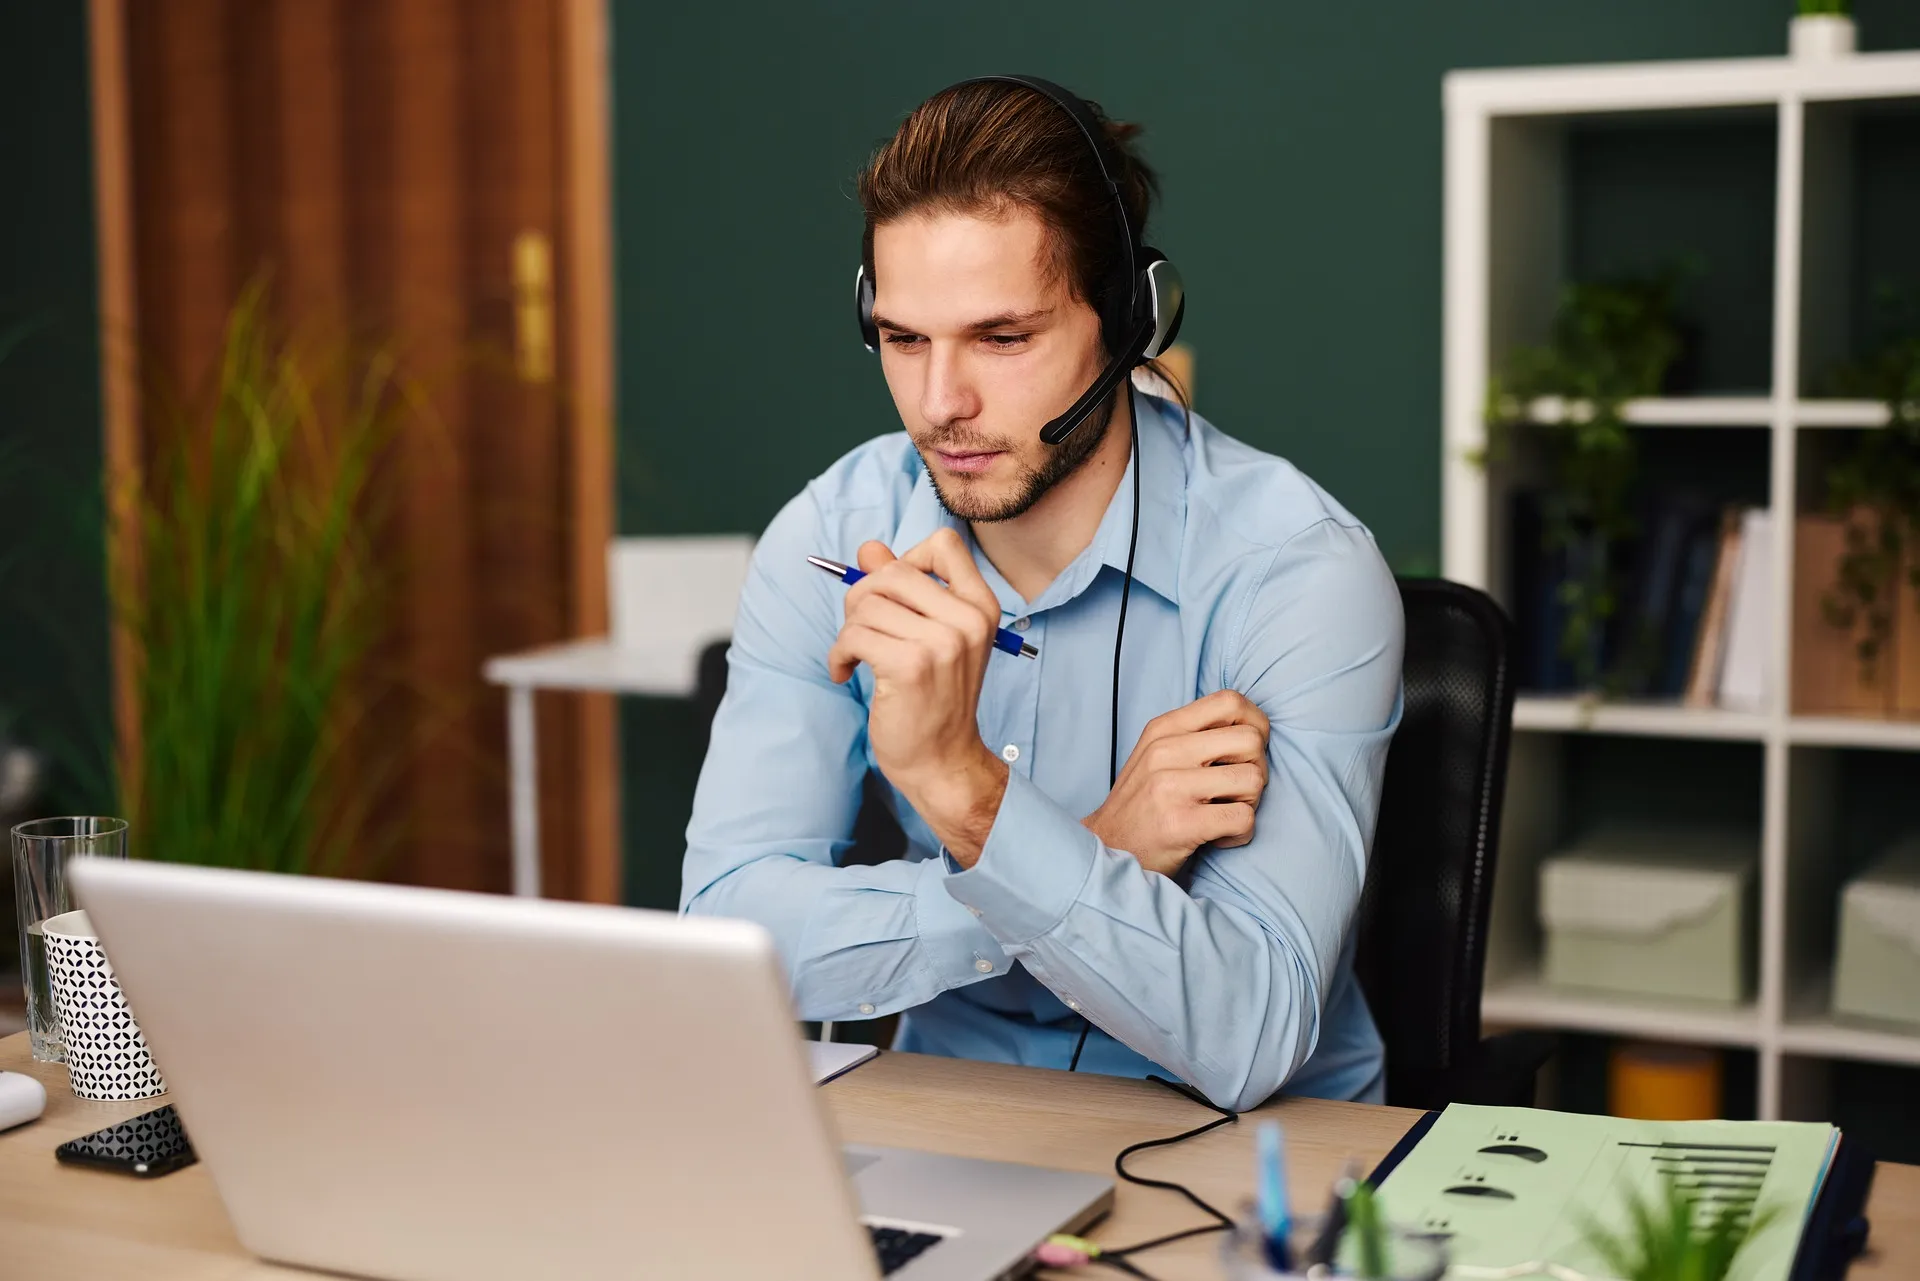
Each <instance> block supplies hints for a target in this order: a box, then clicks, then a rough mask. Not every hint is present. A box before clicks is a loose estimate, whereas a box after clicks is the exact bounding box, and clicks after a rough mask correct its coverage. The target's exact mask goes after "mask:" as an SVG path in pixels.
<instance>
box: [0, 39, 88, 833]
mask: <svg viewBox="0 0 1920 1281" xmlns="http://www.w3.org/2000/svg"><path fill="white" fill-rule="evenodd" d="M88 121H89V111H88V90H87V31H86V6H85V5H83V4H77V3H61V4H24V5H19V4H17V5H8V6H6V13H5V16H4V17H0V345H5V344H6V343H7V341H8V337H9V336H14V337H17V338H18V341H17V342H16V343H14V344H13V345H12V347H11V350H10V351H8V352H7V353H6V354H5V355H4V356H0V721H6V720H11V721H12V723H13V725H14V728H15V731H16V732H17V733H18V734H19V735H20V736H21V737H22V738H24V739H26V740H28V741H30V742H33V743H35V744H36V745H38V746H40V747H42V748H46V749H49V750H51V751H53V752H54V753H56V756H57V758H58V765H59V769H58V773H57V775H56V780H55V783H56V786H55V792H54V795H53V796H52V797H51V798H49V806H50V807H51V808H56V809H61V810H67V811H68V812H72V811H74V810H82V811H84V810H89V809H94V808H96V807H98V806H101V805H106V804H109V803H110V801H109V799H108V798H109V796H110V792H109V790H108V787H107V777H106V775H105V773H104V770H103V766H102V764H101V762H102V761H103V760H104V756H105V753H104V749H105V747H106V746H107V744H106V739H105V734H106V733H107V732H108V725H109V721H108V720H107V716H108V691H109V688H110V681H109V679H108V666H107V644H106V609H105V603H104V600H103V596H102V591H101V556H100V519H99V514H100V461H101V460H100V396H99V351H98V342H97V340H96V333H97V328H96V319H95V318H96V314H97V313H96V308H95V299H96V292H95V290H96V285H95V276H94V240H93V234H94V231H93V179H92V152H91V142H90V129H89V123H88Z"/></svg>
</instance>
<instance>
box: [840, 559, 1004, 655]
mask: <svg viewBox="0 0 1920 1281" xmlns="http://www.w3.org/2000/svg"><path fill="white" fill-rule="evenodd" d="M807 564H809V565H811V566H813V567H814V568H815V569H824V570H826V571H827V572H828V573H829V574H832V575H834V576H835V577H837V578H838V579H839V580H840V581H841V582H843V583H845V584H846V585H847V586H849V587H851V586H853V585H854V584H855V583H857V582H859V581H860V580H861V579H863V578H865V577H866V576H867V571H866V570H864V569H855V568H853V566H851V565H842V564H841V563H840V562H839V561H837V560H828V559H827V558H826V557H824V556H809V557H807ZM993 647H994V648H995V649H997V650H999V651H1000V652H1001V653H1003V654H1012V655H1014V656H1016V657H1018V658H1038V657H1040V651H1039V650H1037V649H1035V648H1034V647H1033V646H1031V645H1029V644H1027V642H1025V641H1024V640H1021V639H1020V633H1019V632H1010V631H1008V630H1007V629H1006V628H1004V627H1001V628H996V629H995V630H994V633H993Z"/></svg>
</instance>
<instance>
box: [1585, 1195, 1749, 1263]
mask: <svg viewBox="0 0 1920 1281" xmlns="http://www.w3.org/2000/svg"><path fill="white" fill-rule="evenodd" d="M1626 1210H1627V1222H1626V1224H1625V1226H1624V1227H1621V1228H1619V1229H1613V1230H1610V1229H1608V1228H1605V1227H1603V1226H1601V1225H1600V1224H1599V1223H1598V1222H1597V1221H1594V1220H1592V1219H1589V1220H1588V1222H1587V1226H1586V1231H1585V1234H1584V1235H1585V1239H1586V1243H1587V1247H1588V1248H1589V1249H1591V1250H1592V1251H1593V1252H1594V1253H1595V1254H1597V1255H1598V1256H1599V1257H1600V1261H1601V1263H1602V1264H1603V1265H1604V1266H1605V1267H1606V1268H1607V1270H1608V1272H1609V1273H1611V1274H1612V1275H1613V1276H1615V1277H1617V1278H1619V1281H1723V1279H1724V1278H1725V1277H1727V1276H1728V1275H1729V1274H1730V1273H1731V1270H1732V1268H1733V1261H1734V1258H1735V1257H1736V1256H1737V1255H1738V1254H1739V1253H1740V1247H1741V1246H1743V1245H1745V1244H1746V1243H1747V1238H1748V1237H1749V1236H1751V1235H1752V1234H1753V1233H1754V1232H1756V1231H1759V1230H1760V1229H1761V1228H1763V1227H1765V1226H1766V1225H1767V1224H1768V1223H1770V1222H1772V1221H1773V1218H1774V1211H1773V1209H1771V1208H1767V1209H1762V1210H1760V1211H1758V1212H1757V1213H1755V1212H1754V1211H1753V1207H1751V1206H1748V1205H1740V1204H1729V1205H1725V1206H1722V1207H1721V1208H1719V1209H1718V1210H1709V1209H1707V1208H1706V1207H1704V1206H1703V1205H1701V1204H1700V1203H1699V1202H1697V1201H1695V1200H1694V1198H1693V1197H1692V1196H1691V1195H1690V1194H1688V1193H1687V1192H1686V1191H1684V1190H1682V1188H1681V1187H1680V1185H1679V1183H1678V1182H1677V1181H1676V1180H1673V1179H1668V1180H1667V1181H1666V1183H1665V1185H1664V1190H1663V1191H1661V1192H1657V1193H1652V1194H1649V1195H1647V1196H1645V1197H1643V1196H1641V1195H1640V1194H1639V1193H1638V1192H1634V1191H1629V1192H1628V1193H1627V1195H1626Z"/></svg>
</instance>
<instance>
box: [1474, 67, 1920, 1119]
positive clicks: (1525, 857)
mask: <svg viewBox="0 0 1920 1281" xmlns="http://www.w3.org/2000/svg"><path fill="white" fill-rule="evenodd" d="M1445 96H1446V191H1445V217H1446V233H1445V234H1446V274H1445V294H1446V304H1445V317H1444V319H1445V336H1444V360H1445V394H1444V404H1443V414H1444V424H1443V440H1444V446H1445V448H1444V459H1443V464H1442V473H1443V482H1442V483H1443V496H1442V502H1443V519H1444V529H1443V539H1442V544H1443V564H1444V573H1445V574H1446V576H1447V577H1449V578H1452V579H1455V580H1457V581H1460V582H1465V583H1470V584H1473V585H1475V586H1479V587H1482V588H1484V589H1486V590H1488V591H1490V592H1492V593H1493V594H1494V595H1495V596H1503V595H1504V592H1505V579H1506V564H1507V560H1506V549H1505V548H1504V547H1503V546H1501V539H1502V538H1503V537H1504V530H1503V528H1502V527H1503V524H1504V519H1503V514H1504V512H1505V510H1506V500H1507V493H1506V490H1505V488H1504V486H1505V485H1506V483H1507V481H1506V479H1505V478H1504V477H1503V474H1502V470H1503V469H1494V470H1493V471H1491V472H1489V471H1488V470H1485V469H1483V468H1482V467H1481V466H1480V465H1479V464H1478V463H1477V462H1476V461H1475V460H1476V459H1477V458H1478V456H1479V452H1480V451H1481V450H1482V449H1483V448H1484V446H1485V443H1486V431H1485V425H1484V422H1483V417H1482V415H1483V407H1484V405H1485V401H1486V393H1487V380H1488V376H1489V372H1490V371H1491V370H1492V369H1493V368H1494V367H1496V366H1497V364H1498V362H1499V361H1500V359H1501V358H1502V357H1503V356H1504V355H1505V353H1506V352H1507V351H1509V350H1510V349H1511V348H1512V347H1514V346H1515V345H1516V344H1520V343H1526V342H1537V341H1539V340H1540V339H1542V338H1543V337H1544V335H1545V332H1546V327H1547V323H1548V321H1549V319H1550V317H1551V314H1552V310H1553V306H1554V302H1555V298H1556V293H1557V289H1558V286H1559V284H1560V283H1561V280H1562V278H1563V256H1564V254H1563V251H1564V244H1563V241H1564V235H1565V232H1564V227H1565V224H1566V218H1567V210H1568V202H1569V200H1571V199H1572V198H1573V193H1572V191H1571V190H1570V185H1569V183H1568V181H1567V165H1566V139H1567V136H1568V132H1569V130H1570V129H1572V128H1575V127H1577V126H1578V125H1579V124H1581V123H1582V122H1593V121H1596V120H1608V119H1621V118H1623V117H1625V116H1627V115H1629V114H1630V115H1632V116H1634V117H1637V118H1647V117H1654V116H1661V115H1671V116H1673V117H1675V118H1676V119H1679V120H1684V119H1686V118H1688V117H1689V116H1692V117H1693V118H1698V117H1700V116H1701V115H1703V114H1708V113H1713V114H1726V113H1731V114H1739V115H1745V116H1748V117H1763V118H1764V117H1770V118H1771V119H1772V120H1773V121H1774V122H1775V125H1776V129H1777V139H1778V142H1777V154H1776V158H1775V200H1776V202H1777V203H1776V208H1775V211H1774V231H1775V245H1774V257H1773V328H1772V348H1771V350H1772V385H1771V387H1770V389H1769V390H1768V392H1767V394H1765V395H1752V396H1702V397H1699V398H1693V399H1687V398H1664V399H1648V400H1642V401H1635V402H1633V403H1631V404H1630V405H1629V406H1628V409H1627V418H1628V420H1629V422H1631V423H1634V424H1638V425H1640V426H1642V427H1644V428H1645V429H1646V430H1648V431H1657V430H1660V429H1661V428H1665V427H1695V428H1698V427H1728V428H1745V429H1747V430H1748V432H1749V433H1752V432H1754V431H1756V430H1758V431H1764V432H1765V433H1766V434H1767V435H1766V440H1767V442H1768V443H1767V449H1768V454H1767V458H1768V474H1769V479H1770V492H1771V494H1772V496H1773V497H1772V501H1773V502H1774V503H1775V504H1776V505H1778V506H1780V507H1782V508H1783V509H1785V510H1787V511H1791V510H1793V508H1794V505H1795V502H1796V497H1797V495H1798V493H1799V492H1800V490H1799V477H1800V475H1801V453H1802V447H1803V437H1807V434H1808V433H1810V432H1817V431H1822V430H1827V429H1835V428H1872V427H1877V426H1883V425H1884V424H1885V422H1886V414H1885V410H1884V408H1883V407H1882V406H1880V405H1876V404H1872V403H1869V402H1861V401H1835V400H1818V399H1808V398H1805V397H1804V395H1803V392H1802V387H1803V382H1804V379H1803V371H1804V370H1814V371H1818V370H1821V369H1824V368H1825V367H1827V366H1828V365H1829V364H1830V363H1831V362H1832V361H1833V360H1834V358H1835V357H1837V356H1839V355H1841V354H1844V353H1845V352H1846V350H1847V346H1846V344H1847V340H1848V335H1847V333H1846V327H1845V315H1846V310H1847V307H1846V303H1847V279H1846V271H1845V264H1846V263H1847V262H1848V252H1849V246H1848V243H1847V237H1848V235H1849V230H1850V224H1851V205H1850V201H1851V192H1852V189H1853V181H1852V170H1851V150H1850V148H1851V143H1850V139H1851V137H1852V131H1851V127H1850V125H1851V121H1852V118H1853V115H1854V113H1855V112H1857V111H1858V110H1860V109H1861V108H1862V107H1863V106H1865V105H1867V104H1877V103H1886V102H1897V101H1898V100H1902V99H1904V100H1908V101H1911V102H1914V103H1916V104H1917V105H1920V52H1900V53H1874V54H1860V55H1854V56H1847V57H1838V58H1831V59H1825V60H1813V59H1795V58H1788V57H1780V58H1756V59H1738V60H1726V61H1712V62H1669V63H1648V64H1634V65H1609V66H1575V67H1550V68H1525V69H1509V70H1493V71H1459V72H1454V73H1452V74H1450V75H1449V76H1448V77H1447V79H1446V89H1445ZM1573 411H1574V412H1576V413H1577V412H1578V407H1577V406H1575V407H1573ZM1566 412H1568V407H1567V406H1564V405H1558V404H1554V403H1551V402H1541V403H1538V404H1536V405H1534V406H1533V407H1532V416H1533V417H1535V418H1537V419H1540V420H1544V421H1551V420H1557V419H1558V418H1560V417H1561V416H1562V415H1563V414H1564V413H1566ZM1747 439H1749V440H1752V439H1753V437H1752V435H1751V434H1749V436H1748V437H1747ZM1809 439H1810V438H1809ZM1773 538H1774V540H1775V541H1774V547H1773V549H1772V550H1773V562H1774V565H1775V566H1776V571H1777V579H1778V581H1777V584H1776V597H1775V601H1774V609H1773V618H1772V622H1773V626H1772V646H1771V651H1770V657H1771V660H1772V670H1773V672H1774V673H1775V674H1776V678H1775V679H1774V680H1773V682H1772V683H1773V686H1774V689H1773V691H1772V705H1771V706H1770V707H1769V708H1768V709H1767V710H1765V711H1763V712H1759V713H1740V712H1730V711H1720V710H1692V709H1684V708H1680V707H1677V706H1673V705H1670V704H1669V705H1655V704H1635V703H1627V704H1618V705H1610V704H1594V703H1592V702H1590V701H1586V700H1581V699H1576V698H1547V697H1523V698H1522V699H1521V700H1520V701H1519V704H1518V706H1517V707H1516V708H1515V712H1514V725H1515V730H1516V736H1515V742H1514V749H1513V761H1512V771H1511V774H1510V777H1509V783H1508V792H1507V815H1506V822H1505V826H1504V829H1503V835H1502V848H1501V867H1500V872H1499V877H1498V885H1497V887H1496V894H1495V905H1494V920H1493V925H1492V930H1491V954H1490V957H1489V968H1488V981H1487V993H1486V998H1485V1005H1484V1013H1485V1017H1486V1018H1487V1020H1488V1021H1489V1022H1491V1023H1498V1024H1505V1025H1509V1026H1514V1025H1522V1026H1538V1027H1555V1028H1566V1029H1575V1030H1582V1031H1596V1032H1607V1033H1617V1034H1623V1035H1632V1036H1642V1037H1649V1038H1654V1039H1667V1040H1679V1041H1688V1042H1696V1043H1706V1044H1718V1045H1725V1046H1736V1047H1745V1048H1749V1049H1751V1050H1753V1051H1755V1052H1756V1054H1757V1058H1758V1064H1759V1072H1758V1076H1759V1081H1758V1087H1759V1088H1758V1110H1759V1113H1760V1115H1761V1116H1762V1117H1766V1118H1777V1117H1782V1116H1787V1117H1797V1118H1812V1117H1816V1116H1819V1115H1820V1114H1821V1110H1822V1109H1823V1108H1824V1107H1825V1106H1826V1101H1825V1098H1824V1095H1823V1088H1824V1086H1823V1083H1824V1079H1825V1073H1826V1066H1827V1064H1829V1063H1831V1062H1832V1061H1834V1060H1866V1061H1876V1062H1888V1063H1900V1064H1914V1065H1920V1028H1915V1029H1913V1030H1911V1031H1902V1030H1900V1029H1898V1028H1895V1027H1887V1028H1878V1029H1876V1028H1869V1027H1864V1026H1854V1025H1851V1024H1849V1023H1846V1022H1840V1021H1836V1020H1835V1019H1834V1018H1833V1017H1832V1016H1831V1015H1830V1014H1829V1013H1828V1009H1827V1002H1826V996H1825V988H1826V983H1827V981H1828V978H1827V975H1828V966H1829V964H1830V962H1831V958H1832V930H1833V919H1832V918H1833V907H1834V902H1835V895H1836V894H1837V888H1838V887H1837V884H1836V880H1837V877H1836V873H1835V871H1834V869H1833V866H1832V864H1833V860H1832V858H1831V857H1829V855H1830V853H1831V847H1832V845H1833V842H1834V840H1835V832H1836V823H1835V814H1834V812H1833V811H1834V806H1835V796H1836V782H1835V779H1836V774H1837V771H1838V766H1837V760H1836V756H1835V753H1834V751H1833V750H1832V749H1835V748H1843V747H1861V748H1877V749H1882V750H1893V751H1917V750H1920V724H1917V723H1887V722H1875V721H1867V720H1852V719H1846V718H1825V717H1821V718H1815V717H1796V716H1793V715H1791V714H1790V712H1789V710H1788V709H1789V706H1790V703H1789V695H1788V691H1787V690H1786V689H1785V688H1784V685H1785V680H1784V674H1785V673H1788V672H1791V671H1792V663H1791V654H1790V644H1791V620H1792V589H1791V582H1790V575H1791V572H1792V565H1793V555H1792V551H1793V521H1792V520H1790V519H1782V520H1776V521H1774V522H1773ZM1584 734H1611V735H1621V736H1632V737H1643V738H1669V739H1691V740H1720V741H1725V742H1736V743H1750V744H1757V745H1758V748H1759V756H1760V759H1761V762H1762V766H1761V768H1762V778H1761V798H1762V802H1761V831H1760V834H1759V841H1760V850H1759V853H1760V896H1759V898H1760V910H1759V924H1758V928H1759V940H1758V943H1759V947H1758V951H1759V964H1758V984H1757V989H1756V991H1755V993H1754V997H1753V999H1752V1000H1751V1001H1750V1002H1749V1003H1747V1004H1746V1005H1744V1006H1741V1007H1737V1008H1731V1009H1729V1008H1726V1007H1715V1006H1692V1005H1687V1004H1681V1003H1671V1002H1655V1001H1651V1000H1647V1001H1638V1000H1633V999H1621V998H1612V997H1599V996H1588V995H1580V994H1575V993H1570V992H1567V991H1564V990H1559V989H1555V988H1553V987H1550V986H1547V985H1545V984H1543V983H1541V982H1540V981H1539V979H1538V975H1537V963H1538V962H1537V957H1538V927H1537V925H1536V923H1535V920H1534V915H1535V895H1534V891H1533V882H1534V879H1535V877H1536V875H1537V869H1538V862H1539V859H1540V857H1541V856H1542V854H1543V853H1544V852H1546V851H1547V850H1548V849H1550V848H1551V847H1552V845H1553V844H1555V843H1556V842H1557V840H1558V839H1559V836H1560V832H1559V828H1558V823H1559V818H1560V804H1561V798H1562V788H1563V786H1564V777H1565V770H1564V768H1563V767H1564V763H1565V762H1564V760H1563V757H1564V756H1565V754H1566V751H1565V749H1566V746H1567V744H1568V743H1569V742H1570V741H1572V740H1573V739H1574V738H1575V737H1576V736H1579V735H1584Z"/></svg>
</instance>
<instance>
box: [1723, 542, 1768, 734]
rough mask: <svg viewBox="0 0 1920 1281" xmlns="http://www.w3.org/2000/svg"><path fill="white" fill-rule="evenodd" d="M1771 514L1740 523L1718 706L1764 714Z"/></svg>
mask: <svg viewBox="0 0 1920 1281" xmlns="http://www.w3.org/2000/svg"><path fill="white" fill-rule="evenodd" d="M1773 561H1774V553H1773V513H1772V512H1771V511H1769V510H1767V509H1766V508H1764V507H1754V508H1749V509H1748V510H1747V511H1746V513H1745V514H1744V515H1743V516H1742V517H1741V521H1740V568H1739V572H1738V573H1737V574H1736V575H1735V576H1734V580H1733V590H1732V594H1731V595H1730V596H1729V597H1728V600H1727V621H1726V630H1727V638H1726V643H1725V655H1724V657H1723V658H1722V660H1721V667H1720V705H1721V706H1722V707H1727V708H1731V709H1733V710H1735V711H1742V712H1758V711H1764V710H1765V709H1766V705H1767V697H1768V694H1769V692H1770V691H1771V689H1772V685H1773V639H1772V635H1773V625H1772V624H1773V580H1774V572H1773Z"/></svg>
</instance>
